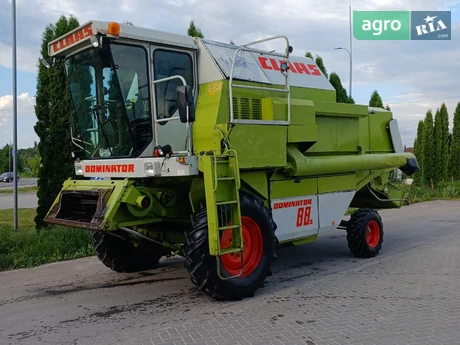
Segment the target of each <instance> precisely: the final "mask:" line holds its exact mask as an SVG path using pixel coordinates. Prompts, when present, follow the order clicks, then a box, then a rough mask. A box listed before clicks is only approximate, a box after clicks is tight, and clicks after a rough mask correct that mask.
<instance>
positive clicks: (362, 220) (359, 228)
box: [347, 209, 383, 258]
mask: <svg viewBox="0 0 460 345" xmlns="http://www.w3.org/2000/svg"><path fill="white" fill-rule="evenodd" d="M347 241H348V247H349V248H350V251H351V253H352V254H353V255H354V256H356V257H361V258H371V257H374V256H377V255H378V254H379V252H380V249H381V248H382V243H383V224H382V218H381V217H380V215H379V214H378V212H377V211H375V210H371V209H360V210H358V211H356V212H355V213H353V214H352V215H351V217H350V220H349V222H348V226H347Z"/></svg>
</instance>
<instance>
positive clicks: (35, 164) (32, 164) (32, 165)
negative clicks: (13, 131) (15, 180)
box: [27, 155, 41, 176]
mask: <svg viewBox="0 0 460 345" xmlns="http://www.w3.org/2000/svg"><path fill="white" fill-rule="evenodd" d="M40 164H41V159H40V155H37V156H35V157H31V158H29V159H28V160H27V165H28V166H29V169H30V175H31V176H38V173H39V171H40Z"/></svg>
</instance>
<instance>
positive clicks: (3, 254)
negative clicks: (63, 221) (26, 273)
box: [0, 209, 94, 271]
mask: <svg viewBox="0 0 460 345" xmlns="http://www.w3.org/2000/svg"><path fill="white" fill-rule="evenodd" d="M34 217H35V209H20V210H19V212H18V228H19V229H18V231H14V230H13V225H12V224H13V210H12V209H9V210H0V271H6V270H11V269H17V268H30V267H35V266H39V265H42V264H45V263H50V262H57V261H63V260H70V259H77V258H81V257H86V256H90V255H93V254H94V251H93V248H92V246H91V243H90V239H89V232H88V231H86V230H81V229H73V228H66V227H58V226H56V227H52V228H50V229H44V230H41V231H39V232H37V231H36V230H35V225H34Z"/></svg>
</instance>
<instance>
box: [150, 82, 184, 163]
mask: <svg viewBox="0 0 460 345" xmlns="http://www.w3.org/2000/svg"><path fill="white" fill-rule="evenodd" d="M173 79H180V80H181V81H182V84H183V85H184V86H187V81H186V80H185V78H184V77H182V76H181V75H173V76H171V77H166V78H162V79H157V80H152V81H151V83H152V86H154V85H155V84H159V83H163V82H165V81H169V80H173ZM152 92H153V94H154V95H155V97H154V99H153V101H156V94H155V88H154V87H152ZM175 120H180V117H179V116H174V117H170V118H167V119H158V116H157V107H156V106H153V121H154V136H155V146H158V126H157V124H158V123H159V122H167V121H175ZM185 132H186V137H188V142H187V144H188V145H187V146H188V150H187V151H176V153H187V154H188V155H190V154H191V151H192V148H191V134H192V133H191V126H190V122H189V121H188V110H187V123H186V129H185ZM187 133H188V134H187Z"/></svg>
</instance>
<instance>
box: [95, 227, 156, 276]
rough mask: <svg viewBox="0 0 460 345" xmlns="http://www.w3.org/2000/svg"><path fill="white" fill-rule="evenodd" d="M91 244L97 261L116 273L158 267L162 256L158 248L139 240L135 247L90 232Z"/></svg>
mask: <svg viewBox="0 0 460 345" xmlns="http://www.w3.org/2000/svg"><path fill="white" fill-rule="evenodd" d="M91 243H92V245H93V248H94V251H95V252H96V256H97V257H98V259H99V260H100V261H101V262H102V263H103V264H104V265H105V266H107V267H109V268H110V269H112V270H113V271H116V272H126V273H132V272H140V271H146V270H150V269H152V268H155V267H156V266H157V265H158V261H159V260H160V259H161V257H162V256H163V255H162V253H161V251H162V248H161V247H160V246H156V245H155V244H154V243H150V242H147V241H146V240H143V239H141V240H140V243H139V244H138V245H137V246H136V245H134V243H132V242H130V241H128V240H123V239H122V238H120V237H118V236H114V235H112V234H110V233H103V232H92V233H91Z"/></svg>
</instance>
